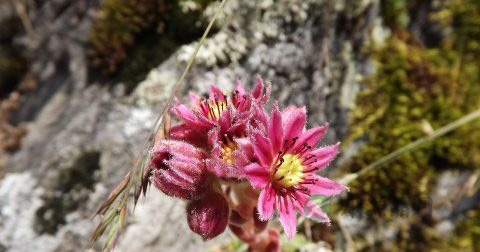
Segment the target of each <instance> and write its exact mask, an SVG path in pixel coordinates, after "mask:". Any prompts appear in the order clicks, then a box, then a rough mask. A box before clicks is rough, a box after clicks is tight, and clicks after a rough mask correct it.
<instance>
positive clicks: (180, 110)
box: [172, 104, 197, 123]
mask: <svg viewBox="0 0 480 252" xmlns="http://www.w3.org/2000/svg"><path fill="white" fill-rule="evenodd" d="M172 113H173V114H174V115H175V116H176V117H177V118H178V119H180V120H181V121H183V122H185V123H192V122H193V123H194V122H195V121H196V119H197V118H196V116H195V114H194V113H193V112H192V111H191V110H190V109H189V108H187V107H186V106H185V105H183V104H178V105H175V106H173V107H172Z"/></svg>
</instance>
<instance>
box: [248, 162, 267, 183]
mask: <svg viewBox="0 0 480 252" xmlns="http://www.w3.org/2000/svg"><path fill="white" fill-rule="evenodd" d="M245 175H246V177H247V179H248V180H249V181H250V183H251V184H252V186H253V187H255V188H257V189H262V188H265V186H267V184H268V182H270V177H269V174H268V171H267V169H265V167H263V166H260V165H259V164H257V163H253V164H250V165H247V166H245Z"/></svg>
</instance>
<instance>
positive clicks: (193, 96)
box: [188, 92, 202, 108]
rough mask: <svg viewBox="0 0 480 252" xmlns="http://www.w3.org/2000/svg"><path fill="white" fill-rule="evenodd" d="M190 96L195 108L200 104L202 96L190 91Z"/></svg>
mask: <svg viewBox="0 0 480 252" xmlns="http://www.w3.org/2000/svg"><path fill="white" fill-rule="evenodd" d="M188 98H190V104H191V105H192V107H193V108H194V107H196V106H198V104H199V103H200V101H201V100H202V97H200V96H199V95H197V94H195V93H193V92H189V93H188Z"/></svg>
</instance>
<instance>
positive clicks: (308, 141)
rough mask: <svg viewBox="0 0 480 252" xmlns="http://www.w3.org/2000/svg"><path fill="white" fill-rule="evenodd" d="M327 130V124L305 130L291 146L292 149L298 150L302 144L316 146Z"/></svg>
mask: <svg viewBox="0 0 480 252" xmlns="http://www.w3.org/2000/svg"><path fill="white" fill-rule="evenodd" d="M327 130H328V124H325V125H324V126H322V127H316V128H312V129H309V130H307V131H305V132H304V133H303V134H302V135H301V136H300V138H299V139H298V140H297V142H296V143H295V145H294V146H293V148H292V150H293V151H294V152H295V151H298V150H300V149H301V148H302V147H303V146H304V145H307V146H311V147H315V146H317V144H318V142H320V140H322V138H323V136H324V135H325V133H326V132H327Z"/></svg>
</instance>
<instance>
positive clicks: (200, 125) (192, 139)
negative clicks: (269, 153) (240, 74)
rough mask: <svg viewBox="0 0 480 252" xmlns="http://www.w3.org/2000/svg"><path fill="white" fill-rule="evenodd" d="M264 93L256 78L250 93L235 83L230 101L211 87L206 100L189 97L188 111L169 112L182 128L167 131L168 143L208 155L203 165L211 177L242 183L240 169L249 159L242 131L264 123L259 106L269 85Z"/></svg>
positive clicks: (183, 108) (178, 108)
mask: <svg viewBox="0 0 480 252" xmlns="http://www.w3.org/2000/svg"><path fill="white" fill-rule="evenodd" d="M265 89H266V91H265V92H264V83H263V81H262V79H261V78H258V79H257V85H256V86H255V88H254V89H253V90H252V91H251V92H246V91H245V89H244V87H243V84H242V83H241V82H240V81H238V83H237V86H236V87H235V90H234V91H233V92H232V94H231V96H230V97H227V96H225V95H224V94H223V93H222V92H221V91H220V89H218V88H216V87H215V86H211V89H210V97H209V99H202V98H200V96H198V95H195V94H190V100H191V103H192V108H187V107H186V106H185V105H182V104H179V105H176V106H175V107H174V108H173V109H172V112H173V113H174V114H175V115H176V116H177V117H178V118H179V119H180V120H181V121H182V122H183V124H181V125H178V126H175V127H173V128H172V129H171V131H170V139H174V140H182V141H186V142H188V143H190V144H193V145H195V146H197V147H199V148H203V149H205V150H209V151H211V154H210V155H209V158H208V159H207V161H206V163H207V167H208V170H209V171H210V172H212V173H213V174H214V175H215V176H217V177H220V178H223V179H243V178H244V172H243V168H244V166H246V165H247V164H250V163H251V160H252V158H253V147H252V146H251V144H250V143H249V139H248V138H246V136H247V132H246V129H247V126H248V125H252V126H254V127H255V126H257V125H264V124H265V122H266V117H265V115H264V113H263V106H264V105H265V103H266V102H267V101H268V99H269V96H270V84H268V85H267V86H266V88H265ZM259 115H263V118H262V117H260V116H259ZM262 128H265V126H263V127H262Z"/></svg>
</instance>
